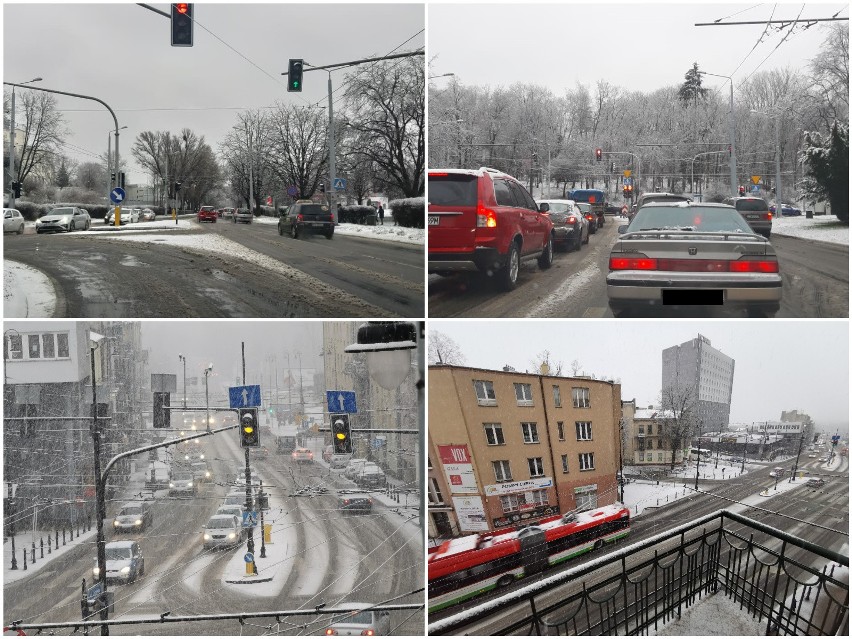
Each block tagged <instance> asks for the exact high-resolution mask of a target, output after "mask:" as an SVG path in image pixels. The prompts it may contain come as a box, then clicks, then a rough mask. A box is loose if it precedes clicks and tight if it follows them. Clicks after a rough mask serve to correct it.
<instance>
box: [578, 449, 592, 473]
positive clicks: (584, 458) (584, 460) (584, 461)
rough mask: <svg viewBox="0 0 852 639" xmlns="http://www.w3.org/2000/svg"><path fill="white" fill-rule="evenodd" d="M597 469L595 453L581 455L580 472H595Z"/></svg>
mask: <svg viewBox="0 0 852 639" xmlns="http://www.w3.org/2000/svg"><path fill="white" fill-rule="evenodd" d="M594 469H595V454H594V453H580V470H594Z"/></svg>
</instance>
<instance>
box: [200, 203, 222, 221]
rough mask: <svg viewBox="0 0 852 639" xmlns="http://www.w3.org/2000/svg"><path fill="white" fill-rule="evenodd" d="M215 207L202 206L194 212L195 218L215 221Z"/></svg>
mask: <svg viewBox="0 0 852 639" xmlns="http://www.w3.org/2000/svg"><path fill="white" fill-rule="evenodd" d="M216 217H217V215H216V209H215V208H214V207H212V206H202V207H201V208H200V209H198V213H197V214H196V219H197V220H198V222H199V223H200V222H215V221H216Z"/></svg>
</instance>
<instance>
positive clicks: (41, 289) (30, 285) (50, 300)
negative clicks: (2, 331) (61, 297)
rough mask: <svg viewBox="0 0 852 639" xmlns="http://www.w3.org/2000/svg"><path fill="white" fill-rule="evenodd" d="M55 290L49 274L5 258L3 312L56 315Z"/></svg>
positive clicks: (37, 315)
mask: <svg viewBox="0 0 852 639" xmlns="http://www.w3.org/2000/svg"><path fill="white" fill-rule="evenodd" d="M55 314H56V292H55V291H54V288H53V284H52V283H51V281H50V278H49V277H47V275H45V274H44V273H42V272H41V271H39V270H36V269H34V268H32V267H30V266H27V265H26V264H21V263H20V262H13V261H11V260H3V316H4V317H38V318H44V317H53V316H54V315H55Z"/></svg>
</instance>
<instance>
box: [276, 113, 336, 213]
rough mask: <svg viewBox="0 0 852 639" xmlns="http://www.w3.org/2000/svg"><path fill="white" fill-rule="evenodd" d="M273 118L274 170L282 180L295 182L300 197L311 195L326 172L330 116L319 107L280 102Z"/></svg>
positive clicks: (291, 183)
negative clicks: (285, 104)
mask: <svg viewBox="0 0 852 639" xmlns="http://www.w3.org/2000/svg"><path fill="white" fill-rule="evenodd" d="M270 119H271V124H272V129H271V133H270V142H271V145H270V147H269V152H268V153H269V158H270V161H271V163H272V168H273V170H274V171H275V174H276V175H277V177H278V179H279V180H281V182H282V183H283V184H286V185H292V186H295V187H296V188H297V189H298V191H299V197H302V198H309V197H311V196H312V195H313V194H314V193H316V192H317V191H318V190H319V184H320V181H321V180H322V179H323V176H324V175H325V174H326V172H327V168H326V167H327V165H328V152H327V150H326V147H327V144H328V121H327V118H326V117H325V115H324V113H323V112H322V111H321V110H319V109H312V108H306V107H301V106H296V105H287V106H284V105H279V106H278V108H277V109H276V110H275V111H274V112H273V113H272V114H271V116H270ZM329 188H331V185H329Z"/></svg>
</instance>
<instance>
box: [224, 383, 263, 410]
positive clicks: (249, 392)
mask: <svg viewBox="0 0 852 639" xmlns="http://www.w3.org/2000/svg"><path fill="white" fill-rule="evenodd" d="M228 398H229V399H230V400H231V408H250V407H254V406H260V385H259V384H254V385H252V386H231V387H230V388H229V389H228Z"/></svg>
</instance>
